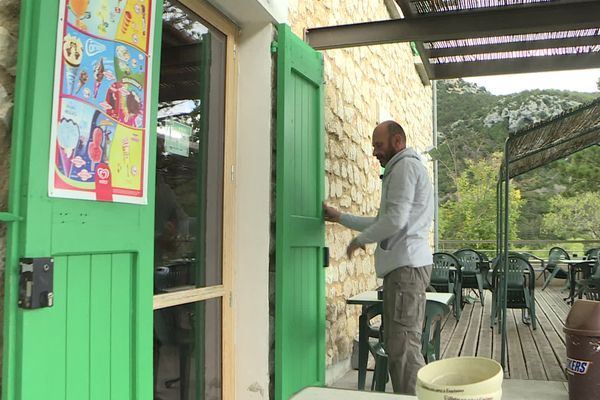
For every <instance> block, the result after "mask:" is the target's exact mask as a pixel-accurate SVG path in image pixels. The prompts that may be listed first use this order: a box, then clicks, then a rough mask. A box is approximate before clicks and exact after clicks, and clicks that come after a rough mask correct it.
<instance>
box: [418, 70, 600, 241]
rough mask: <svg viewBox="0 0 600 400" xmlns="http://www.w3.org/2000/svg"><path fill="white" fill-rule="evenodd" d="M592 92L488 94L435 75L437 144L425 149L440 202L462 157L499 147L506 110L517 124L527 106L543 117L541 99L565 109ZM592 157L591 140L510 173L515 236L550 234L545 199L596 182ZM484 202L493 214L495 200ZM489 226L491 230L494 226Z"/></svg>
mask: <svg viewBox="0 0 600 400" xmlns="http://www.w3.org/2000/svg"><path fill="white" fill-rule="evenodd" d="M507 79H508V78H507ZM597 96H598V93H578V92H570V91H559V90H532V91H524V92H521V93H516V94H512V95H507V96H494V95H492V94H490V93H489V92H487V91H486V90H485V88H482V87H477V86H476V85H473V84H469V83H467V82H464V81H462V80H460V79H459V80H453V81H438V83H437V99H438V106H437V111H438V133H439V135H438V146H437V150H436V151H435V152H431V153H430V154H431V156H432V157H433V158H435V159H436V160H438V162H439V174H438V176H439V182H438V187H439V198H440V203H441V204H444V203H445V202H447V201H449V200H456V199H457V198H458V197H459V195H458V194H457V190H459V189H458V188H459V185H458V183H459V180H460V178H461V177H462V174H463V172H464V171H465V170H466V169H467V168H468V167H469V165H468V161H472V162H474V163H477V162H479V161H480V160H485V159H487V158H488V157H489V156H490V155H491V154H493V153H496V152H502V151H503V149H504V142H505V140H506V138H507V137H508V134H509V123H508V115H512V114H511V113H517V114H519V113H523V114H519V115H522V117H523V118H522V120H521V121H520V123H519V125H518V127H522V126H523V125H522V124H525V123H526V122H527V121H528V120H529V119H528V117H529V114H527V113H528V112H532V113H533V114H531V115H532V116H534V115H535V117H537V118H545V117H549V116H550V114H549V113H547V112H546V111H545V110H543V108H544V105H545V106H547V107H548V109H549V110H554V111H556V110H561V109H562V110H565V109H566V108H565V107H571V106H576V105H578V104H582V103H587V102H589V101H592V100H593V99H594V98H595V97H597ZM533 103H535V104H537V105H538V106H539V107H529V108H528V105H531V104H533ZM499 110H500V111H499ZM536 110H537V111H536ZM540 110H542V111H540ZM538 111H539V112H538ZM535 112H537V114H535ZM494 113H496V116H497V117H496V119H495V120H493V121H490V120H489V119H488V120H487V121H486V117H488V116H489V115H492V114H494ZM546 114H548V115H546ZM484 121H486V122H485V123H484ZM598 159H600V147H597V146H594V147H592V148H589V149H586V150H583V151H581V152H579V153H576V154H574V155H572V156H570V157H568V158H567V159H565V160H558V161H554V162H552V163H550V164H548V165H546V166H544V167H541V168H538V169H535V170H533V171H530V172H528V173H527V174H524V175H523V176H520V177H518V178H516V179H514V185H515V186H516V187H517V188H518V189H519V191H520V193H521V194H522V199H523V200H524V202H523V207H522V209H521V212H520V214H519V218H518V220H516V223H511V227H513V226H517V227H518V236H519V238H521V239H529V240H537V239H551V238H552V235H550V234H549V233H548V232H545V231H542V229H541V227H542V218H543V215H544V214H546V213H548V212H549V203H548V200H549V199H550V198H551V197H552V196H554V195H556V194H559V193H565V195H566V194H569V195H571V196H573V195H575V196H577V195H578V194H579V193H582V192H586V191H590V190H595V188H593V186H592V187H591V188H590V186H591V185H593V184H594V182H600V163H598V162H597V161H596V160H598ZM495 173H497V170H494V176H493V177H492V178H491V181H492V183H493V185H494V191H495V184H496V176H495ZM489 207H490V208H489V209H488V210H487V213H489V214H491V215H492V216H494V218H495V213H496V204H495V202H493V203H492V204H490V205H489ZM512 211H513V210H512V209H511V212H512ZM446 212H447V211H446ZM446 215H447V214H446ZM442 218H445V216H444V215H443V214H442V216H441V218H440V219H441V221H440V222H441V223H443V220H442ZM494 223H495V220H494ZM493 232H494V234H495V230H494V231H493ZM446 234H447V236H446V237H445V238H446V239H457V238H458V237H456V236H453V235H450V234H449V233H448V232H447V233H446ZM494 237H495V236H493V237H492V239H493V238H494Z"/></svg>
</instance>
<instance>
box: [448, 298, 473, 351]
mask: <svg viewBox="0 0 600 400" xmlns="http://www.w3.org/2000/svg"><path fill="white" fill-rule="evenodd" d="M472 311H473V305H472V304H465V307H464V308H463V310H462V314H461V316H460V321H458V324H457V325H456V328H455V329H454V332H453V333H452V337H451V338H450V341H449V342H448V345H447V346H446V348H445V349H444V352H443V353H442V354H443V358H450V357H458V356H459V354H460V351H461V349H462V346H463V343H464V340H465V337H466V336H467V328H468V327H469V322H470V321H471V313H472Z"/></svg>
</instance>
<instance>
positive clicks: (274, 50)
mask: <svg viewBox="0 0 600 400" xmlns="http://www.w3.org/2000/svg"><path fill="white" fill-rule="evenodd" d="M278 48H279V43H277V40H273V41H272V42H271V54H275V53H277V49H278Z"/></svg>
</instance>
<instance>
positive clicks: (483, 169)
mask: <svg viewBox="0 0 600 400" xmlns="http://www.w3.org/2000/svg"><path fill="white" fill-rule="evenodd" d="M500 160H501V154H500V153H495V154H492V155H491V156H490V157H489V158H487V159H481V160H479V161H472V160H467V161H466V164H467V167H466V169H465V170H464V171H463V172H462V173H461V174H460V176H459V177H458V179H457V180H456V184H457V185H456V193H455V196H454V198H453V199H451V200H448V201H446V202H445V203H444V204H443V205H442V206H441V207H440V237H441V239H455V240H466V241H469V240H495V239H496V187H497V184H496V182H497V174H498V169H499V167H500ZM509 202H510V211H511V212H510V215H509V218H510V229H509V236H510V239H517V231H518V230H517V224H516V221H517V219H518V218H519V213H520V210H521V208H522V206H523V204H524V200H523V199H522V198H521V193H520V191H519V190H518V189H516V188H515V187H514V185H511V190H510V195H509ZM466 246H467V247H472V248H477V249H481V250H490V249H494V248H495V244H484V245H482V244H479V245H477V244H475V243H472V244H469V243H467V244H466Z"/></svg>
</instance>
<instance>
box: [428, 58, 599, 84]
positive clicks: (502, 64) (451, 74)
mask: <svg viewBox="0 0 600 400" xmlns="http://www.w3.org/2000/svg"><path fill="white" fill-rule="evenodd" d="M432 67H433V75H432V76H431V77H430V78H431V79H454V78H463V77H468V76H483V75H502V74H520V73H528V72H541V71H559V70H571V69H585V68H598V67H600V53H588V54H568V55H561V56H544V57H523V58H510V59H503V60H489V61H469V62H458V63H447V64H432Z"/></svg>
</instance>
